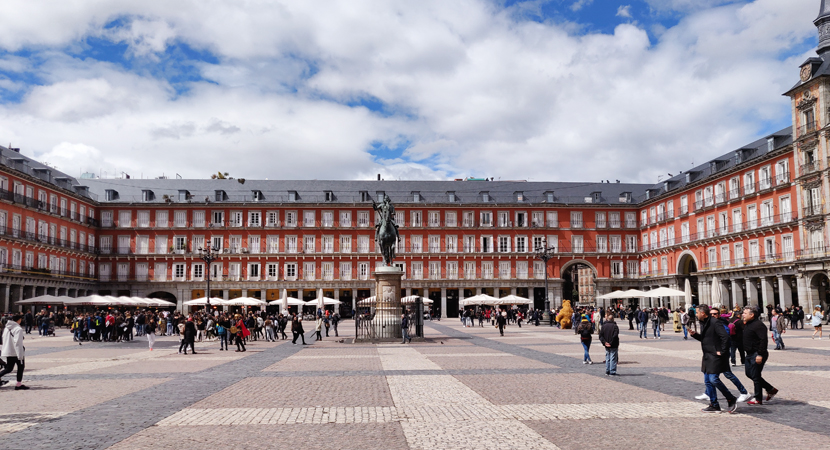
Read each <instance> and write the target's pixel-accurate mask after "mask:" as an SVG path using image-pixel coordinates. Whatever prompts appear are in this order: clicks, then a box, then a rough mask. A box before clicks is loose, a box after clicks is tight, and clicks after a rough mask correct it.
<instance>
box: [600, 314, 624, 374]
mask: <svg viewBox="0 0 830 450" xmlns="http://www.w3.org/2000/svg"><path fill="white" fill-rule="evenodd" d="M599 341H600V342H601V343H602V345H603V346H604V347H605V375H606V376H617V362H618V361H619V356H620V355H619V349H620V329H619V327H617V323H616V322H615V321H614V314H608V315H607V316H605V325H604V326H603V327H602V331H601V332H600V334H599Z"/></svg>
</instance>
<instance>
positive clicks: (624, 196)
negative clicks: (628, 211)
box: [620, 192, 631, 203]
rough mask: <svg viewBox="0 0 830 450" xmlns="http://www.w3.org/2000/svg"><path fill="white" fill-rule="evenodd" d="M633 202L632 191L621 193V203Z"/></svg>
mask: <svg viewBox="0 0 830 450" xmlns="http://www.w3.org/2000/svg"><path fill="white" fill-rule="evenodd" d="M630 202H631V192H623V193H621V194H620V203H630Z"/></svg>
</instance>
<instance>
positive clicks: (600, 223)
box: [595, 212, 606, 228]
mask: <svg viewBox="0 0 830 450" xmlns="http://www.w3.org/2000/svg"><path fill="white" fill-rule="evenodd" d="M595 220H596V226H597V228H605V226H606V223H605V213H604V212H598V213H596V216H595Z"/></svg>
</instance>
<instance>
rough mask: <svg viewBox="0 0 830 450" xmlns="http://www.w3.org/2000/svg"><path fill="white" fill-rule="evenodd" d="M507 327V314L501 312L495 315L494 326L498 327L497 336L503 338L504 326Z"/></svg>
mask: <svg viewBox="0 0 830 450" xmlns="http://www.w3.org/2000/svg"><path fill="white" fill-rule="evenodd" d="M505 325H507V312H506V311H502V313H501V314H496V326H497V327H499V334H500V335H501V336H504V326H505Z"/></svg>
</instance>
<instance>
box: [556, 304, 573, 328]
mask: <svg viewBox="0 0 830 450" xmlns="http://www.w3.org/2000/svg"><path fill="white" fill-rule="evenodd" d="M573 315H574V310H573V308H571V301H570V300H563V301H562V309H561V310H559V314H557V315H556V321H557V322H559V326H560V327H562V329H565V330H570V329H571V317H572V316H573Z"/></svg>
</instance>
